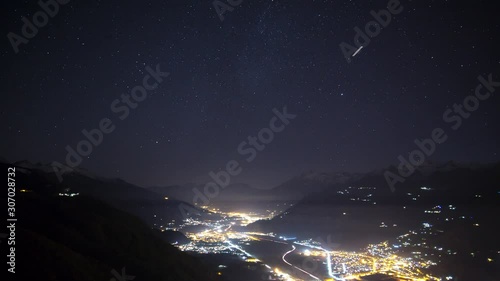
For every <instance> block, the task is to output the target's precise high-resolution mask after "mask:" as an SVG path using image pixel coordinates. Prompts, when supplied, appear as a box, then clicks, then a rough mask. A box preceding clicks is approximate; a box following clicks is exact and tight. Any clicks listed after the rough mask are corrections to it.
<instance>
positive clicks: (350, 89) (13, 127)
mask: <svg viewBox="0 0 500 281" xmlns="http://www.w3.org/2000/svg"><path fill="white" fill-rule="evenodd" d="M223 2H224V3H226V2H225V1H223ZM388 2H389V1H386V0H383V1H361V0H359V1H345V0H343V1H312V0H311V1H270V0H268V1H264V0H252V1H250V0H243V2H242V3H241V4H240V5H238V6H236V7H234V10H233V11H232V12H226V13H224V15H223V16H224V20H223V21H221V20H220V19H219V16H218V15H217V12H216V11H215V9H214V6H213V3H212V2H211V1H70V2H69V3H68V4H65V5H60V7H59V11H58V13H57V14H56V15H55V16H54V17H53V18H50V19H49V21H48V24H47V25H46V26H44V27H41V28H39V30H38V34H37V35H36V36H35V37H33V38H31V39H29V42H28V43H27V44H20V45H19V47H18V48H19V52H18V53H17V54H16V53H15V52H14V50H13V47H12V46H11V44H10V42H9V39H8V37H7V34H8V33H9V32H14V33H16V34H18V35H21V34H22V33H21V28H22V26H23V22H22V21H21V18H22V17H27V18H29V19H32V17H33V14H34V13H35V12H37V11H39V10H41V8H40V7H39V6H38V4H37V3H36V1H7V2H5V3H4V7H3V8H2V32H3V34H4V39H3V41H2V45H1V47H0V48H1V54H0V57H1V62H2V71H1V72H2V74H1V76H0V85H2V87H1V88H2V90H1V91H2V102H1V104H2V106H1V114H0V125H1V127H0V128H1V130H2V131H1V132H2V133H1V136H2V138H1V141H0V156H1V157H2V158H5V159H8V160H10V161H17V160H22V159H29V160H31V161H34V162H38V161H40V162H43V163H50V162H52V161H58V162H61V163H63V162H64V161H65V156H66V150H65V146H67V145H70V146H72V147H73V148H74V147H75V146H76V144H77V143H78V142H79V141H80V140H83V139H85V137H84V136H83V135H82V132H81V131H82V130H83V129H87V130H91V129H94V128H98V126H99V122H100V120H101V119H103V118H109V119H111V121H112V122H113V124H114V125H115V126H116V129H115V130H114V131H113V132H111V133H109V134H105V135H104V139H103V142H102V144H100V145H99V146H97V147H94V149H93V152H92V153H91V154H90V155H89V156H88V157H85V158H84V159H83V161H82V163H81V167H84V168H86V169H88V170H90V171H92V172H94V173H96V174H99V175H103V176H107V177H121V178H124V179H126V180H128V181H131V182H133V183H136V184H140V185H142V186H149V185H166V184H173V183H183V182H203V181H207V180H209V177H208V173H209V172H210V171H217V170H218V169H220V168H222V167H224V166H225V165H226V163H227V162H228V161H229V160H232V159H234V160H237V161H238V162H240V163H241V166H242V168H243V172H242V173H241V174H240V175H239V176H238V177H237V178H235V179H234V180H235V181H236V182H244V183H249V184H252V185H256V186H272V185H275V184H278V183H280V182H282V181H284V180H286V179H288V178H290V177H292V176H294V175H297V174H299V173H301V172H303V171H307V170H324V171H351V172H357V171H369V170H372V169H380V168H384V167H386V166H388V165H390V164H396V163H397V157H398V155H400V154H403V155H407V154H408V153H409V152H410V151H412V150H413V149H415V144H414V143H413V141H414V140H415V139H416V138H429V137H430V135H431V131H432V130H433V129H434V128H436V127H442V128H443V129H445V131H446V132H447V133H448V136H449V139H448V140H447V142H446V143H444V144H442V145H440V146H438V148H437V150H436V153H435V154H433V155H432V156H431V157H430V158H429V159H430V160H431V161H447V160H456V161H460V162H463V161H474V162H492V161H498V160H499V159H500V146H499V143H500V134H499V130H498V122H499V121H500V113H499V110H498V109H499V106H500V97H498V92H500V88H499V89H498V90H497V92H495V93H494V94H493V95H492V96H491V97H490V98H489V99H488V100H486V101H482V102H481V103H480V106H479V108H478V109H477V110H476V111H475V112H473V113H471V116H470V118H468V119H466V120H463V125H462V126H461V127H460V128H459V129H458V130H456V131H453V130H451V129H450V124H447V123H445V122H444V121H443V112H444V111H445V110H446V108H447V107H452V106H453V104H454V103H462V101H463V100H464V98H465V97H466V96H467V95H470V94H472V93H473V92H474V89H475V87H476V86H477V85H478V83H479V82H478V79H477V77H478V76H479V75H483V76H484V77H487V75H488V74H490V73H492V74H493V80H495V81H500V51H499V50H500V40H499V39H498V38H497V37H498V36H499V35H500V32H499V31H500V26H499V21H498V7H496V6H495V5H497V4H495V3H496V2H498V1H405V0H402V1H401V6H402V7H403V11H402V12H401V13H399V14H398V15H395V16H393V17H392V20H391V22H390V24H389V25H388V26H387V27H385V28H383V29H382V30H381V32H380V34H379V35H378V36H376V37H374V38H371V42H370V43H369V44H368V45H367V46H365V47H364V48H363V49H361V51H360V52H359V53H358V54H357V55H356V56H355V57H352V61H351V63H348V62H347V61H346V59H345V57H344V55H343V54H342V51H341V49H340V47H339V44H340V43H341V42H346V43H348V44H351V45H354V42H353V41H354V40H353V38H354V35H355V31H354V28H355V27H356V26H357V27H360V28H361V29H364V27H365V25H366V23H368V22H369V21H371V20H373V17H372V16H371V15H370V11H371V10H375V11H378V10H380V9H386V7H387V3H388ZM458 2H459V3H458ZM157 64H159V66H160V69H161V71H163V72H169V73H170V75H169V76H168V77H166V78H164V80H163V82H162V83H160V84H159V85H158V87H157V88H156V89H155V90H151V91H148V96H147V98H146V99H145V100H144V101H141V102H139V103H138V106H137V108H136V109H131V110H130V115H129V116H128V117H127V118H125V119H124V120H120V118H119V116H120V114H117V113H114V112H113V111H112V110H111V108H110V105H111V104H112V102H113V101H114V100H115V99H117V98H120V95H122V94H129V93H130V91H131V89H132V88H134V87H135V86H137V85H141V84H142V79H143V77H144V76H145V75H146V74H148V72H147V71H146V70H145V67H146V66H150V67H152V68H155V66H156V65H157ZM284 106H287V111H288V112H289V113H291V114H296V115H297V117H296V118H295V119H293V120H291V122H290V124H289V125H287V126H286V128H285V129H284V130H283V131H282V132H280V133H276V134H275V136H274V140H273V141H272V142H271V143H270V144H268V145H266V148H265V149H264V150H263V151H260V152H258V154H257V157H256V159H255V160H254V161H252V162H251V163H247V162H246V161H245V158H246V157H244V156H241V155H240V154H238V152H237V147H238V145H239V144H240V143H241V142H242V141H245V140H246V139H247V137H248V136H249V135H252V136H255V135H257V133H258V132H259V130H260V129H262V128H265V127H267V126H268V124H269V120H270V119H271V118H272V117H273V115H274V114H273V112H272V110H273V108H276V109H278V110H280V111H281V110H282V108H283V107H284Z"/></svg>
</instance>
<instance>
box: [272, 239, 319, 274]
mask: <svg viewBox="0 0 500 281" xmlns="http://www.w3.org/2000/svg"><path fill="white" fill-rule="evenodd" d="M295 249H296V248H295V245H292V249H291V250H290V251H288V252H286V253H285V254H284V255H283V257H281V259H282V260H283V262H285V263H286V264H288V265H289V266H293V267H294V268H295V269H297V270H300V271H302V272H303V273H305V274H307V275H309V276H311V277H312V278H314V279H316V280H321V279H319V278H318V277H316V276H314V275H312V274H311V273H309V272H307V271H305V270H303V269H302V268H299V267H297V266H295V265H293V264H291V263H289V262H288V261H287V260H286V259H285V257H286V255H288V254H290V253H291V252H293V251H295Z"/></svg>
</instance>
